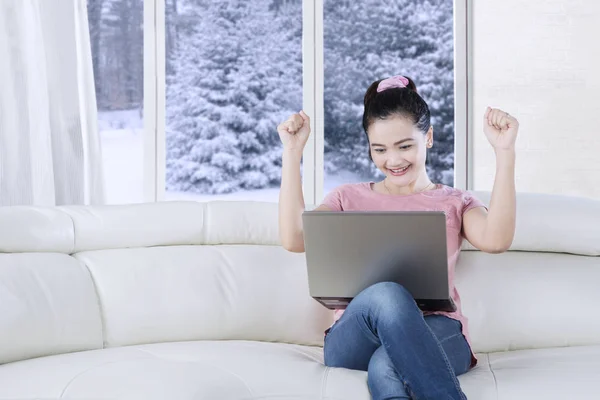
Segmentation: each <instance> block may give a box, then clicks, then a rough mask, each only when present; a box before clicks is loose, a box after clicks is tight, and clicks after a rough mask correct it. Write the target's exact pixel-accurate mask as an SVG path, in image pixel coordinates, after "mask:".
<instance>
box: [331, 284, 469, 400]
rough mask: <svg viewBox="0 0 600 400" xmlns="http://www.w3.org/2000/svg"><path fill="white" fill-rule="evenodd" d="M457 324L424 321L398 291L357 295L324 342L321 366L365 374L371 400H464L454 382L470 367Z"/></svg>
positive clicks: (388, 287)
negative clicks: (322, 363) (322, 364)
mask: <svg viewBox="0 0 600 400" xmlns="http://www.w3.org/2000/svg"><path fill="white" fill-rule="evenodd" d="M461 328H462V326H461V323H460V322H459V321H457V320H454V319H451V318H448V317H445V316H443V315H428V316H425V317H424V316H423V313H422V312H421V310H420V309H419V308H418V306H417V304H416V302H415V301H414V299H413V297H412V295H411V294H410V293H409V292H408V291H407V290H406V289H405V288H404V287H403V286H401V285H399V284H397V283H392V282H383V283H377V284H375V285H373V286H370V287H368V288H367V289H365V290H363V291H362V292H361V293H359V294H358V296H356V297H355V298H354V299H353V300H352V301H351V302H350V304H349V305H348V307H347V308H346V311H345V312H344V314H343V315H342V317H341V318H340V319H339V320H338V321H337V322H336V323H335V324H334V325H333V326H332V327H331V328H330V329H329V330H328V332H327V335H326V336H325V347H324V356H325V365H327V366H328V367H338V368H349V369H356V370H361V371H367V374H368V375H367V383H368V386H369V390H370V391H371V395H372V396H373V400H383V399H385V400H392V399H394V400H395V399H418V400H421V399H428V400H429V399H431V400H448V399H466V398H467V397H466V396H465V394H464V393H463V392H462V390H461V389H460V383H459V382H458V379H457V378H456V377H457V376H458V375H460V374H463V373H465V372H467V371H468V370H469V368H470V366H471V349H470V348H469V345H468V343H467V341H466V339H465V337H464V336H463V334H462V329H461Z"/></svg>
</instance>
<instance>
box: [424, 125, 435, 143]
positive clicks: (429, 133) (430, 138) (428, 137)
mask: <svg viewBox="0 0 600 400" xmlns="http://www.w3.org/2000/svg"><path fill="white" fill-rule="evenodd" d="M425 146H427V148H428V149H430V148H432V147H433V125H432V126H430V127H429V130H428V131H427V133H426V134H425Z"/></svg>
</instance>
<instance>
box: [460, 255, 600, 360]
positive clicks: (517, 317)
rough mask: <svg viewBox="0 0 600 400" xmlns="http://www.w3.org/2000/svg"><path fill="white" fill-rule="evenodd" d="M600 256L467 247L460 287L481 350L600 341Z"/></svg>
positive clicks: (462, 258)
mask: <svg viewBox="0 0 600 400" xmlns="http://www.w3.org/2000/svg"><path fill="white" fill-rule="evenodd" d="M598 282H600V257H588V256H574V255H567V254H553V253H529V252H518V251H513V252H507V253H503V254H487V253H482V252H473V251H469V252H463V253H461V254H460V259H459V262H458V265H457V270H456V286H457V288H458V290H459V292H460V295H461V299H462V307H463V312H464V314H465V315H466V316H467V317H468V318H469V330H470V333H471V339H472V342H473V343H472V344H473V347H474V349H475V351H477V352H486V353H487V352H499V351H507V350H518V349H529V348H543V347H561V346H575V345H586V344H597V345H600V318H598V304H600V290H598Z"/></svg>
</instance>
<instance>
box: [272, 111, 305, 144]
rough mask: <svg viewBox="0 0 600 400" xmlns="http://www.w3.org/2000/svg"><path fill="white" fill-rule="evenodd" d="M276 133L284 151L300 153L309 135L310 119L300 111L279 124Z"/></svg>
mask: <svg viewBox="0 0 600 400" xmlns="http://www.w3.org/2000/svg"><path fill="white" fill-rule="evenodd" d="M277 132H278V133H279V138H280V139H281V142H282V143H283V148H284V149H285V150H288V151H298V152H302V151H303V150H304V146H305V145H306V142H307V141H308V137H309V135H310V118H309V116H308V115H306V113H305V112H304V111H300V112H299V113H298V114H293V115H291V116H290V117H289V118H288V119H287V120H286V121H285V122H282V123H281V124H279V126H278V127H277Z"/></svg>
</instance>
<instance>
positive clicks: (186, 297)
mask: <svg viewBox="0 0 600 400" xmlns="http://www.w3.org/2000/svg"><path fill="white" fill-rule="evenodd" d="M75 257H76V258H77V259H79V260H81V261H83V262H84V263H85V264H86V265H87V266H88V268H89V269H90V271H91V274H92V276H93V278H94V282H95V283H96V286H97V291H98V296H99V299H100V304H101V307H102V315H103V320H104V323H105V342H106V345H107V346H121V345H131V344H141V343H152V342H166V341H180V340H199V339H204V340H208V339H246V340H264V341H280V342H287V343H300V344H308V345H321V344H322V342H323V331H324V330H325V329H326V328H327V327H328V326H329V325H330V324H331V322H332V321H333V316H332V312H331V311H329V310H327V309H325V308H324V307H322V306H321V305H320V304H319V303H317V302H316V301H315V300H313V299H312V298H311V297H310V296H309V294H308V283H307V275H306V267H305V261H304V260H305V259H304V255H302V254H292V253H289V252H287V251H285V250H284V249H283V248H281V247H278V246H277V247H276V246H248V245H239V246H235V245H221V246H168V247H153V248H136V249H113V250H98V251H89V252H82V253H77V254H76V255H75Z"/></svg>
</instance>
